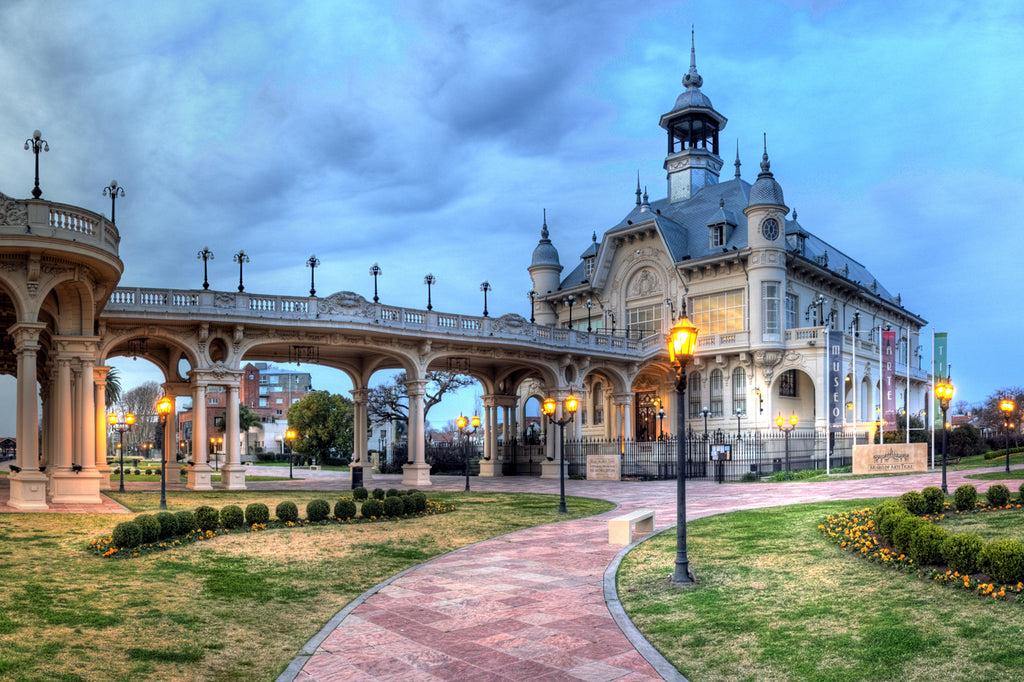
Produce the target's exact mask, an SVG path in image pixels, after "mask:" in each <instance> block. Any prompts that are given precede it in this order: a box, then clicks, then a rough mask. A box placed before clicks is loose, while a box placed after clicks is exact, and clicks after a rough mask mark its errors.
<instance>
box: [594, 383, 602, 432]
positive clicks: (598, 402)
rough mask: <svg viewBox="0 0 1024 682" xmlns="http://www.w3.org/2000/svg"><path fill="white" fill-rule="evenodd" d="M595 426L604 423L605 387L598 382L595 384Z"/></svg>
mask: <svg viewBox="0 0 1024 682" xmlns="http://www.w3.org/2000/svg"><path fill="white" fill-rule="evenodd" d="M592 402H593V403H594V426H599V425H601V424H603V423H604V386H602V385H601V382H600V381H598V382H597V383H595V384H594V399H593V401H592Z"/></svg>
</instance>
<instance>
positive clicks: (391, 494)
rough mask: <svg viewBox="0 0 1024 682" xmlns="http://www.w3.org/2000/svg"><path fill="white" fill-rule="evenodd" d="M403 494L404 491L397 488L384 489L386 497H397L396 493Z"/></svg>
mask: <svg viewBox="0 0 1024 682" xmlns="http://www.w3.org/2000/svg"><path fill="white" fill-rule="evenodd" d="M401 494H402V491H401V490H398V489H396V488H388V489H387V490H385V491H384V497H385V498H388V497H395V496H396V495H401Z"/></svg>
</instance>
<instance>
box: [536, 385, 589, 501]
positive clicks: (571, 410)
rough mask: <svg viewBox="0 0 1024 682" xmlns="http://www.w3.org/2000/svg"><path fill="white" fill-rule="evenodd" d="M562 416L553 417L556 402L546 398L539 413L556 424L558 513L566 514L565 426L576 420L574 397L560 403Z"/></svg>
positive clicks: (576, 402)
mask: <svg viewBox="0 0 1024 682" xmlns="http://www.w3.org/2000/svg"><path fill="white" fill-rule="evenodd" d="M562 406H563V408H564V409H563V412H562V413H563V414H566V413H568V415H569V416H567V417H564V416H563V417H555V413H556V412H557V411H558V402H557V401H556V400H555V399H554V398H548V399H547V400H545V401H544V404H543V405H541V412H543V413H544V415H545V416H546V417H547V418H548V421H550V422H551V423H552V424H558V489H559V497H558V513H559V514H568V513H569V510H568V509H567V508H566V506H565V425H566V424H568V423H570V422H571V421H573V420H574V419H575V418H576V410H577V409H579V406H580V399H579V398H577V397H576V396H574V395H569V396H567V397H566V398H565V400H564V401H563V403H562Z"/></svg>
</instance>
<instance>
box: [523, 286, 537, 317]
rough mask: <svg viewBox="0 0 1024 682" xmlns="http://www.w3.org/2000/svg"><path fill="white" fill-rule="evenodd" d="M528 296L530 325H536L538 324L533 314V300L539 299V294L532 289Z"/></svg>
mask: <svg viewBox="0 0 1024 682" xmlns="http://www.w3.org/2000/svg"><path fill="white" fill-rule="evenodd" d="M526 295H527V296H529V297H530V324H535V323H536V322H537V318H536V317H534V314H533V299H535V298H537V292H536V291H534V290H533V289H530V290H529V291H527V292H526Z"/></svg>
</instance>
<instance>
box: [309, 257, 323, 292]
mask: <svg viewBox="0 0 1024 682" xmlns="http://www.w3.org/2000/svg"><path fill="white" fill-rule="evenodd" d="M306 265H307V266H309V295H310V296H316V280H315V274H316V269H317V266H319V265H320V259H319V258H317V257H316V254H313V255H311V256H310V257H309V260H307V261H306Z"/></svg>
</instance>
